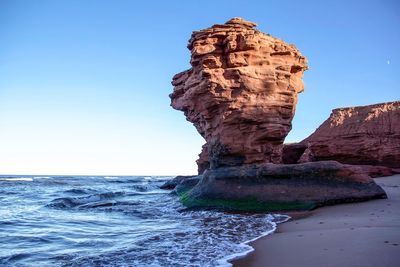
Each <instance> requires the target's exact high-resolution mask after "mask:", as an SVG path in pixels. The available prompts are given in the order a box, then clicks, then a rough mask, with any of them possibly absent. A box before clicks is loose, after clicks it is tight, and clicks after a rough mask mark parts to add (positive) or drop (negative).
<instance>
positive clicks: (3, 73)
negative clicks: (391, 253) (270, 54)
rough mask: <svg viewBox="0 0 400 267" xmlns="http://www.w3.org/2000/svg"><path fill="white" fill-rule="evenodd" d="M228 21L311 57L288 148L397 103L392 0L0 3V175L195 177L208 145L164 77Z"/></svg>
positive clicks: (399, 57)
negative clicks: (360, 113) (358, 108)
mask: <svg viewBox="0 0 400 267" xmlns="http://www.w3.org/2000/svg"><path fill="white" fill-rule="evenodd" d="M237 16H239V17H243V18H245V19H247V20H250V21H254V22H256V23H258V29H259V30H261V31H263V32H266V33H270V34H271V35H273V36H275V37H278V38H280V39H283V40H284V41H286V42H288V43H294V44H295V45H296V46H297V48H298V49H299V50H300V51H301V52H302V54H303V55H304V56H306V57H307V59H308V62H309V67H310V68H309V70H308V71H306V72H305V74H304V81H305V91H304V92H303V93H302V94H300V95H299V102H298V106H297V110H296V115H295V118H294V120H293V130H292V131H291V132H290V133H289V135H288V137H287V139H286V142H294V141H301V140H302V139H304V138H305V137H307V136H308V135H309V134H311V133H312V132H313V131H314V130H315V129H316V128H317V127H318V126H319V125H320V124H321V123H322V122H323V121H324V120H325V119H327V118H328V116H329V114H330V112H331V110H332V109H334V108H338V107H345V106H355V105H367V104H373V103H379V102H386V101H393V100H399V99H400V88H399V85H400V45H399V44H400V30H399V29H400V2H399V1H396V0H392V1H390V0H387V1H385V0H381V1H373V0H372V1H351V0H347V1H307V0H306V1H286V0H283V1H266V0H264V1H243V0H241V1H235V0H229V1H215V0H214V1H208V0H207V1H206V0H203V1H121V0H119V1H111V0H110V1H90V0H86V1H77V0H66V1H61V0H59V1H41V0H38V1H29V0H26V1H19V0H0V174H61V175H63V174H64V175H74V174H75V175H78V174H81V175H177V174H195V173H196V170H197V166H196V164H195V160H196V159H197V155H198V154H199V153H200V150H201V145H202V144H203V143H204V142H205V141H204V140H203V139H202V137H201V136H200V135H199V134H198V133H197V131H196V130H195V128H194V127H193V125H191V123H189V122H187V121H186V119H185V117H184V115H183V113H182V112H180V111H176V110H174V109H172V108H171V107H170V99H169V97H168V95H169V94H170V93H171V92H172V90H173V88H172V86H171V83H170V82H171V79H172V77H173V75H174V74H176V73H178V72H181V71H183V70H185V69H188V68H189V67H190V65H189V60H190V58H189V57H190V54H189V51H188V50H187V48H186V44H187V41H188V39H189V38H190V35H191V32H192V31H194V30H200V29H203V28H207V27H209V26H211V25H213V24H216V23H224V22H226V21H227V20H229V19H230V18H232V17H237Z"/></svg>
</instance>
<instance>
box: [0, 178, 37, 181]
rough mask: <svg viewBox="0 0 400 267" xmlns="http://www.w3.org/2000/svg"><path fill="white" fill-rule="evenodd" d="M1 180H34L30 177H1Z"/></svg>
mask: <svg viewBox="0 0 400 267" xmlns="http://www.w3.org/2000/svg"><path fill="white" fill-rule="evenodd" d="M0 181H8V182H32V181H33V179H32V178H30V177H15V178H14V177H10V178H0Z"/></svg>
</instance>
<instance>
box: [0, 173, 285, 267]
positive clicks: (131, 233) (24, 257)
mask: <svg viewBox="0 0 400 267" xmlns="http://www.w3.org/2000/svg"><path fill="white" fill-rule="evenodd" d="M171 178H172V177H158V176H152V177H147V176H146V177H145V176H46V175H43V176H30V175H24V176H4V175H3V176H0V203H1V205H0V266H18V267H20V266H40V267H43V266H85V267H88V266H230V264H229V262H228V260H230V259H232V258H236V257H239V256H242V255H245V254H247V253H249V252H250V251H252V248H251V247H250V246H249V245H248V244H247V243H248V242H249V241H251V240H254V239H257V238H259V237H261V236H264V235H267V234H270V233H272V232H273V231H274V230H275V228H276V224H277V223H279V222H283V221H285V220H287V219H288V218H289V217H288V216H285V215H278V214H243V213H242V214H237V213H224V212H216V211H188V210H186V209H185V208H184V206H182V205H181V204H180V202H179V200H178V197H177V196H176V195H174V194H172V193H171V191H168V190H162V189H160V188H159V186H160V185H162V184H163V183H164V182H165V181H167V180H169V179H171Z"/></svg>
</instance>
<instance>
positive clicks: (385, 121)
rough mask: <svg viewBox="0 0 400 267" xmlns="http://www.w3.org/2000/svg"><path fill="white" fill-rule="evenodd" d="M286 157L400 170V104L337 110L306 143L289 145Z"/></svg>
mask: <svg viewBox="0 0 400 267" xmlns="http://www.w3.org/2000/svg"><path fill="white" fill-rule="evenodd" d="M299 155H300V156H299ZM283 158H284V159H285V160H284V162H285V163H297V162H310V161H321V160H336V161H339V162H341V163H346V164H356V165H380V166H386V167H391V168H400V101H395V102H388V103H381V104H374V105H369V106H358V107H350V108H338V109H334V110H333V111H332V113H331V115H330V117H329V118H328V119H327V120H326V121H325V122H324V123H323V124H322V125H321V126H320V127H319V128H318V129H317V130H316V131H315V132H314V133H313V134H312V135H311V136H309V137H308V138H307V139H306V140H303V141H302V142H300V143H298V144H290V145H287V146H285V148H284V155H283Z"/></svg>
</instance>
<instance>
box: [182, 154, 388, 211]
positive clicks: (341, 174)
mask: <svg viewBox="0 0 400 267" xmlns="http://www.w3.org/2000/svg"><path fill="white" fill-rule="evenodd" d="M187 189H188V190H187V191H181V192H179V194H180V197H181V200H182V202H183V204H184V205H185V206H187V207H189V208H212V209H220V210H232V211H253V212H257V211H283V210H309V209H313V208H316V207H320V206H324V205H332V204H339V203H348V202H357V201H365V200H369V199H375V198H386V193H385V192H384V191H383V190H382V189H381V187H379V186H378V185H377V184H376V183H375V182H374V180H373V179H372V178H371V177H369V176H368V175H367V174H366V173H365V172H364V170H363V169H362V168H361V167H357V166H351V165H344V164H340V163H338V162H335V161H325V162H310V163H303V164H294V165H283V164H271V163H265V164H258V165H244V166H241V167H224V168H218V169H211V170H207V171H205V172H204V173H203V175H202V179H200V181H199V183H198V184H197V185H196V186H194V187H193V188H192V189H190V188H187Z"/></svg>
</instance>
